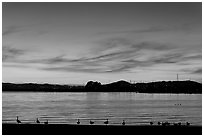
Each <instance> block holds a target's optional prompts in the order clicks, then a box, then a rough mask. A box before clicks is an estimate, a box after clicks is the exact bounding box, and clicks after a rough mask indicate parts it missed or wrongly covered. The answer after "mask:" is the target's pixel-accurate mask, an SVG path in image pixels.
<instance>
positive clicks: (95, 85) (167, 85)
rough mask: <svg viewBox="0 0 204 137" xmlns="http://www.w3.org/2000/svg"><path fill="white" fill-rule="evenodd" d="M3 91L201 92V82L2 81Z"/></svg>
mask: <svg viewBox="0 0 204 137" xmlns="http://www.w3.org/2000/svg"><path fill="white" fill-rule="evenodd" d="M2 91H3V92H23V91H25V92H136V93H175V94H180V93H184V94H202V84H201V83H198V82H195V81H158V82H150V83H129V82H126V81H117V82H113V83H110V84H101V83H100V82H93V81H89V82H87V84H86V85H85V86H79V85H78V86H76V85H58V84H36V83H24V84H15V83H2Z"/></svg>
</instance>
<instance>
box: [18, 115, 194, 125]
mask: <svg viewBox="0 0 204 137" xmlns="http://www.w3.org/2000/svg"><path fill="white" fill-rule="evenodd" d="M16 122H17V123H18V124H20V123H21V121H20V120H19V119H18V116H17V118H16ZM36 123H37V124H40V123H41V122H40V120H39V119H38V118H37V119H36ZM76 123H77V124H78V125H79V124H80V123H81V122H80V120H79V119H78V120H77V122H76ZM89 123H90V124H91V125H93V124H94V121H92V120H90V121H89ZM44 124H48V120H46V121H45V122H44ZM104 124H105V125H108V124H109V121H108V119H106V121H105V122H104ZM121 124H122V125H125V124H126V123H125V120H123V122H122V123H121ZM149 124H150V125H154V122H150V123H149ZM157 125H159V126H160V125H161V126H170V125H171V123H169V122H168V121H166V122H158V123H157ZM173 125H174V126H181V122H178V123H173ZM186 126H190V123H189V122H186Z"/></svg>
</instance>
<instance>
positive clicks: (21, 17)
mask: <svg viewBox="0 0 204 137" xmlns="http://www.w3.org/2000/svg"><path fill="white" fill-rule="evenodd" d="M2 43H3V44H2V80H3V82H15V83H25V82H26V83H28V82H32V83H56V84H86V83H87V82H88V81H90V80H93V81H99V82H101V83H110V82H113V81H118V80H126V81H131V82H150V81H160V80H177V74H178V76H179V80H187V79H188V80H194V81H198V82H202V3H201V2H200V3H199V2H195V3H179V2H177V3H167V2H164V3H158V2H154V3H148V2H146V3H138V2H133V3H126V2H121V3H119V2H113V3H100V2H96V3H90V2H87V3H82V2H77V3H71V2H66V3H62V2H48V3H41V2H39V3H32V2H27V3H23V2H18V3H15V2H4V3H2Z"/></svg>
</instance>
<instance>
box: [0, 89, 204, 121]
mask: <svg viewBox="0 0 204 137" xmlns="http://www.w3.org/2000/svg"><path fill="white" fill-rule="evenodd" d="M177 104H181V105H177ZM2 113H3V116H2V120H3V123H14V122H15V120H16V116H19V119H21V120H22V122H23V123H34V122H35V120H36V118H37V117H38V118H39V120H40V121H46V120H47V119H48V121H49V123H70V124H73V123H76V121H77V119H80V121H81V124H89V120H94V121H95V124H103V122H104V120H106V119H107V118H108V119H109V121H110V124H120V123H121V122H122V120H123V119H124V120H125V121H126V123H127V124H148V123H149V122H150V121H154V122H158V121H169V122H179V121H180V122H183V123H184V122H186V121H189V122H191V123H192V124H194V125H201V124H202V121H201V120H202V95H201V94H142V93H133V92H132V93H123V92H116V93H115V92H113V93H105V92H100V93H97V92H88V93H73V92H72V93H59V92H55V93H39V92H38V93H34V92H29V93H25V92H21V93H14V92H11V93H8V92H3V93H2Z"/></svg>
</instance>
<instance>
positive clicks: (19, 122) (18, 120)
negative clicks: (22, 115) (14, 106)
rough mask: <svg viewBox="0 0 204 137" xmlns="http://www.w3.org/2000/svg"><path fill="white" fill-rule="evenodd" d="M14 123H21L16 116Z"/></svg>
mask: <svg viewBox="0 0 204 137" xmlns="http://www.w3.org/2000/svg"><path fill="white" fill-rule="evenodd" d="M16 122H17V123H18V124H20V123H21V121H20V120H19V119H18V116H17V117H16Z"/></svg>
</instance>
